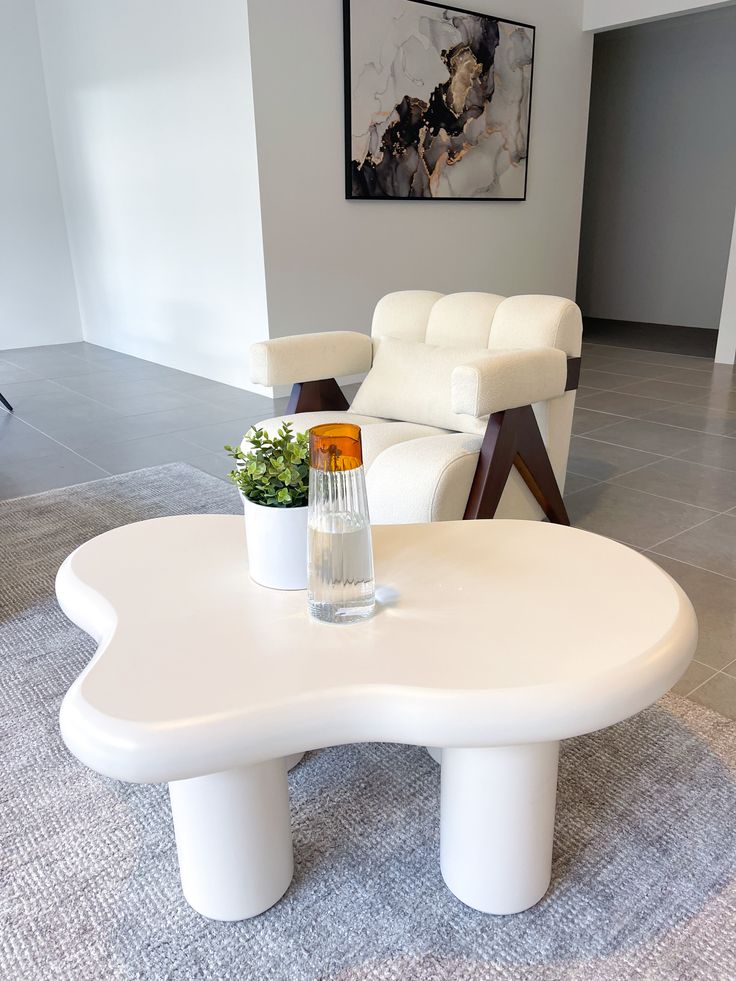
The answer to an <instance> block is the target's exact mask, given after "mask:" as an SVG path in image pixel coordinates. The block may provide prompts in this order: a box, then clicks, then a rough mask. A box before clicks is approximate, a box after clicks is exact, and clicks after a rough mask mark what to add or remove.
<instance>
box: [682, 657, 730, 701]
mask: <svg viewBox="0 0 736 981" xmlns="http://www.w3.org/2000/svg"><path fill="white" fill-rule="evenodd" d="M693 660H695V658H694V659H693ZM691 663H692V662H691ZM698 663H699V664H703V663H704V662H703V661H699V662H698ZM705 667H706V668H710V667H711V666H710V664H706V665H705ZM726 667H730V664H727V665H726ZM711 670H712V671H713V674H712V675H711V676H710V678H706V679H705V681H701V682H700V684H699V685H696V686H695V687H694V688H691V689H690V691H689V692H688V693H687V695H683V696H682V697H683V698H690V696H691V695H694V694H695V692H696V691H700V689H701V688H702V687H703V686H704V685H707V684H710V682H711V681H713V679H714V678H717V677H718V675H722V676H723V677H724V678H730V679H731V681H736V678H734V676H733V675H732V674H726V672H725V671H724V670H723V669H722V668H711Z"/></svg>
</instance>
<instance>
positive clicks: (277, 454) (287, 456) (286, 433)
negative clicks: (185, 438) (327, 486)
mask: <svg viewBox="0 0 736 981" xmlns="http://www.w3.org/2000/svg"><path fill="white" fill-rule="evenodd" d="M246 436H247V437H248V442H249V443H250V446H251V448H250V450H248V451H247V452H245V453H244V452H243V450H242V449H241V448H240V447H239V446H237V447H234V446H226V447H225V449H226V450H227V452H228V455H229V456H231V457H232V458H233V460H234V461H235V469H234V470H233V471H231V473H230V479H231V480H232V481H233V482H234V483H235V484H237V485H238V487H239V488H240V490H241V491H242V493H243V495H244V496H245V497H247V498H248V500H249V501H253V503H254V504H263V505H265V506H266V507H269V508H299V507H304V505H305V504H306V503H307V497H308V493H309V436H308V435H307V433H296V434H294V431H293V428H292V426H291V424H290V423H288V422H285V423H283V425H282V426H281V428H280V429H279V431H278V433H277V435H276V436H273V437H272V436H269V434H268V433H267V432H266V431H265V430H264V429H259V428H258V427H257V426H256V427H254V428H253V429H250V430H248V432H247V433H246Z"/></svg>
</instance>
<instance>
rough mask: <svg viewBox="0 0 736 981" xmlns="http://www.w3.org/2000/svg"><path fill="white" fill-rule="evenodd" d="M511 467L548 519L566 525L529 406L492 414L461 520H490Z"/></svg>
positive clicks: (566, 519)
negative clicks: (515, 470) (514, 468)
mask: <svg viewBox="0 0 736 981" xmlns="http://www.w3.org/2000/svg"><path fill="white" fill-rule="evenodd" d="M514 466H515V467H516V469H517V470H518V471H519V473H520V474H521V476H522V478H523V480H524V483H525V484H526V485H527V487H528V488H529V490H530V491H531V492H532V494H533V495H534V497H535V499H536V501H537V503H538V504H539V506H540V507H541V508H542V510H543V511H544V513H545V515H546V516H547V517H548V518H549V520H550V521H552V522H553V523H555V524H560V525H569V524H570V519H569V517H568V514H567V509H566V508H565V504H564V501H563V500H562V495H561V494H560V488H559V487H558V485H557V480H556V478H555V475H554V471H553V469H552V464H551V463H550V460H549V456H548V455H547V447H546V446H545V445H544V440H543V439H542V434H541V433H540V431H539V426H538V425H537V419H536V416H535V415H534V410H533V409H532V407H531V406H530V405H524V406H521V407H520V408H518V409H507V410H506V411H505V412H495V413H494V414H493V415H492V416H491V417H490V419H489V420H488V426H487V427H486V432H485V435H484V437H483V443H482V445H481V449H480V455H479V457H478V465H477V467H476V470H475V476H474V477H473V483H472V485H471V488H470V494H469V495H468V503H467V506H466V508H465V514H464V516H463V517H464V518H465V519H468V520H471V519H476V518H492V517H493V516H494V515H495V513H496V509H497V508H498V504H499V501H500V500H501V495H502V494H503V491H504V488H505V487H506V482H507V481H508V478H509V474H510V473H511V469H512V467H514Z"/></svg>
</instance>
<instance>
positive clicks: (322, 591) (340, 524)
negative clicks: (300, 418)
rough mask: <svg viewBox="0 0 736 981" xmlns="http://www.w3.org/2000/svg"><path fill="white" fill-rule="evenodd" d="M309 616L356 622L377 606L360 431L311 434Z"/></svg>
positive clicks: (324, 429)
mask: <svg viewBox="0 0 736 981" xmlns="http://www.w3.org/2000/svg"><path fill="white" fill-rule="evenodd" d="M307 536H308V538H307V541H308V545H307V556H308V583H307V590H308V602H309V612H310V613H311V614H312V616H313V617H315V618H316V619H317V620H323V621H326V622H328V623H355V622H356V621H358V620H364V619H365V618H366V617H369V616H371V614H372V613H373V609H374V607H375V602H376V600H375V583H374V580H373V547H372V544H371V526H370V518H369V516H368V497H367V495H366V489H365V471H364V470H363V448H362V444H361V439H360V426H354V425H352V424H350V423H334V424H331V425H326V426H314V427H313V428H312V429H310V430H309V515H308V530H307Z"/></svg>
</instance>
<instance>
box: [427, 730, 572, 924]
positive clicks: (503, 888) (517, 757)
mask: <svg viewBox="0 0 736 981" xmlns="http://www.w3.org/2000/svg"><path fill="white" fill-rule="evenodd" d="M558 751H559V743H556V742H553V743H533V744H530V745H525V746H499V747H494V748H491V749H444V750H443V751H442V806H441V821H440V824H441V834H440V862H441V868H442V875H443V878H444V880H445V882H446V883H447V885H448V886H449V888H450V889H451V890H452V892H454V893H455V895H456V896H457V897H458V899H461V900H462V901H463V902H464V903H466V904H467V905H468V906H472V907H473V908H474V909H478V910H481V911H482V912H484V913H497V914H505V913H520V912H521V911H522V910H525V909H528V908H529V907H530V906H533V905H534V904H535V903H538V902H539V900H540V899H541V898H542V896H544V894H545V892H546V891H547V887H548V886H549V881H550V876H551V871H552V838H553V834H554V824H555V801H556V796H557V758H558Z"/></svg>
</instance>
